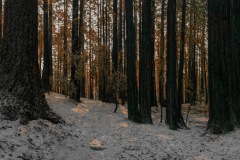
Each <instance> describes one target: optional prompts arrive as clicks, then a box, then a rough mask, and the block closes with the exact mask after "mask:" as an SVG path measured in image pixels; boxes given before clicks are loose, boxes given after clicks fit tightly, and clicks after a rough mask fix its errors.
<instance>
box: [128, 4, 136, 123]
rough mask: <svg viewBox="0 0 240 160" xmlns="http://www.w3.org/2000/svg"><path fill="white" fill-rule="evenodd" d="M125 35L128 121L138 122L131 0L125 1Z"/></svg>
mask: <svg viewBox="0 0 240 160" xmlns="http://www.w3.org/2000/svg"><path fill="white" fill-rule="evenodd" d="M125 6H126V33H127V43H126V44H127V95H128V119H129V120H132V121H134V122H139V112H138V96H137V93H138V92H137V81H136V43H135V41H136V39H135V37H136V36H135V32H136V31H135V28H134V24H133V0H125Z"/></svg>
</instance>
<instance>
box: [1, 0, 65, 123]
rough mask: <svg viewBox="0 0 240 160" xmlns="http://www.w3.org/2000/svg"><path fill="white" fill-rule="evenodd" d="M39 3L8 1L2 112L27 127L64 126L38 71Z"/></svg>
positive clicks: (3, 52)
mask: <svg viewBox="0 0 240 160" xmlns="http://www.w3.org/2000/svg"><path fill="white" fill-rule="evenodd" d="M37 5H38V3H37V0H29V1H25V0H19V1H14V0H5V8H4V11H5V13H4V19H5V24H4V40H3V47H2V48H1V49H2V50H1V52H0V111H1V113H2V114H3V115H5V118H6V119H10V120H17V119H20V123H22V124H26V123H27V122H28V121H30V120H35V119H39V118H42V119H47V120H49V121H51V122H53V123H59V122H63V120H62V119H61V118H60V117H59V116H57V115H56V114H54V113H53V112H52V110H51V109H50V107H49V106H48V104H47V102H46V100H45V96H44V92H43V89H42V85H41V78H40V72H39V67H38V58H37V56H38V53H37V51H38V47H37V45H38V36H37V34H38V6H37Z"/></svg>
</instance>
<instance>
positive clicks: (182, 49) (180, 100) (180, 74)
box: [177, 0, 186, 126]
mask: <svg viewBox="0 0 240 160" xmlns="http://www.w3.org/2000/svg"><path fill="white" fill-rule="evenodd" d="M185 28H186V0H183V4H182V26H181V43H180V44H181V46H180V60H179V61H180V62H179V68H178V99H177V100H178V101H177V103H178V104H177V107H178V110H177V114H178V117H177V118H179V119H178V120H177V121H178V123H180V125H184V126H186V124H185V123H184V120H183V117H182V103H183V65H184V52H185Z"/></svg>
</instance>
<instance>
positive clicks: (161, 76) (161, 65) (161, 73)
mask: <svg viewBox="0 0 240 160" xmlns="http://www.w3.org/2000/svg"><path fill="white" fill-rule="evenodd" d="M164 13H165V0H162V6H161V29H160V34H161V35H160V52H159V103H160V106H161V115H162V110H163V101H164V86H165V84H164V68H165V67H164V66H165V65H164V50H165V47H164V40H165V38H164V19H165V14H164ZM161 117H162V116H161ZM161 122H162V118H161Z"/></svg>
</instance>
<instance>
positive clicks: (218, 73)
mask: <svg viewBox="0 0 240 160" xmlns="http://www.w3.org/2000/svg"><path fill="white" fill-rule="evenodd" d="M229 8H230V2H229V1H228V0H209V1H208V19H209V20H208V30H209V33H208V42H209V43H208V49H209V51H208V54H209V55H208V57H209V66H208V67H209V121H208V129H209V130H210V131H211V132H213V133H222V132H229V131H232V130H233V129H234V126H233V123H232V120H231V112H230V111H231V106H230V90H229V88H230V84H229V75H230V74H229V67H228V66H229V61H228V59H229V47H228V46H229V44H228V43H229V42H230V38H229V37H230V34H229V23H230V15H229V13H230V12H229Z"/></svg>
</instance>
